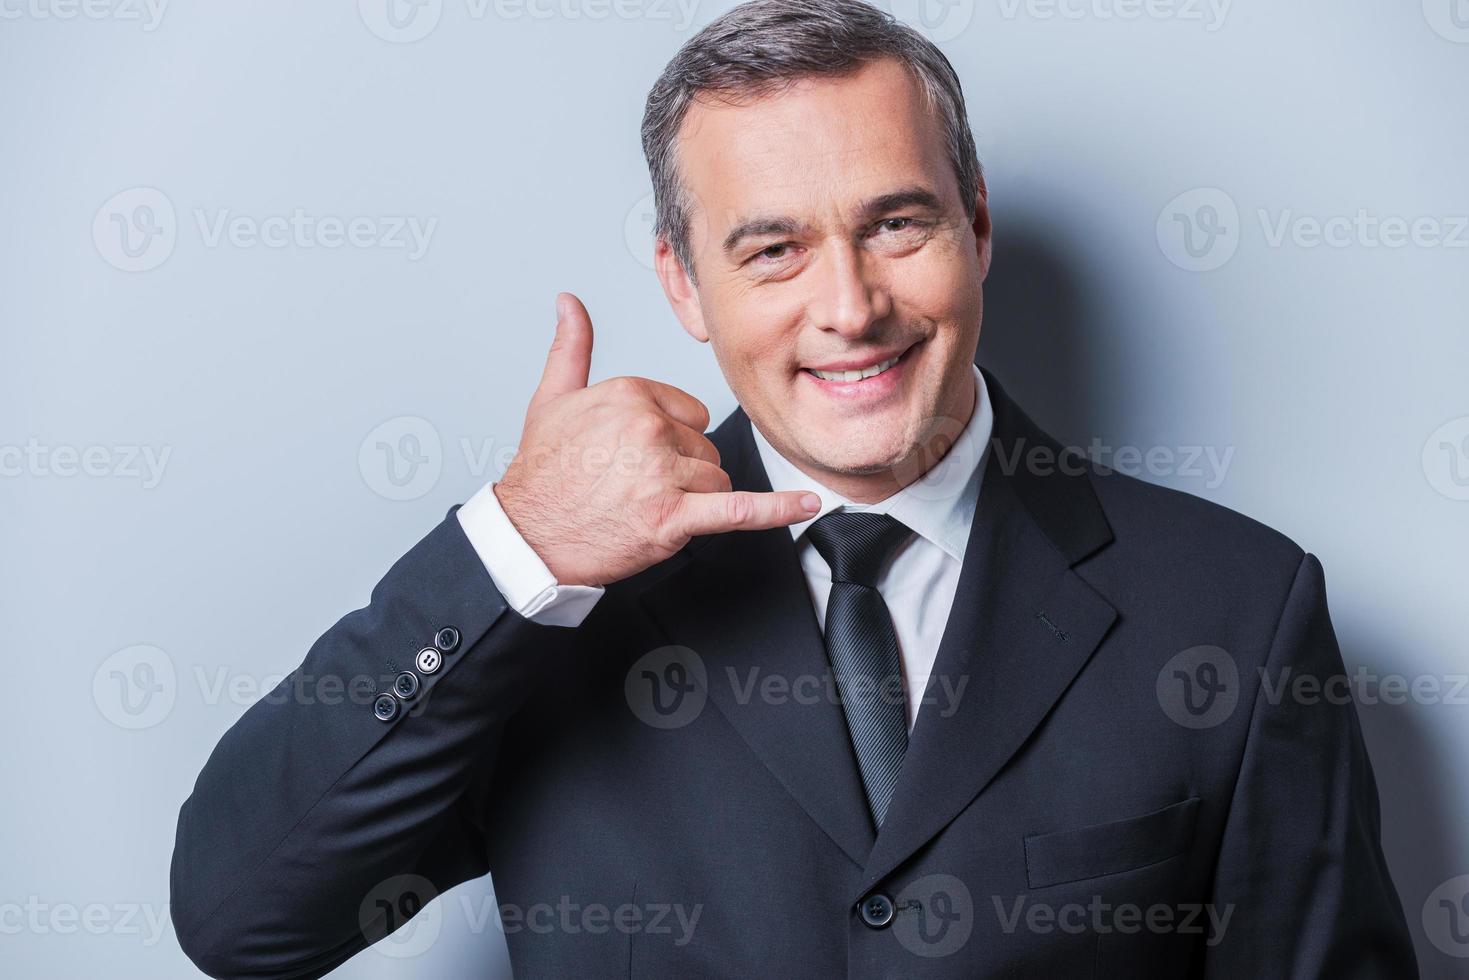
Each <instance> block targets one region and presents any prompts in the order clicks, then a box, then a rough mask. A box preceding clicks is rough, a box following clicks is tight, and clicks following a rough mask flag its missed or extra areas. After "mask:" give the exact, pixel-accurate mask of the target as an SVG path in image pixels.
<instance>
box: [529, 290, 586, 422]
mask: <svg viewBox="0 0 1469 980" xmlns="http://www.w3.org/2000/svg"><path fill="white" fill-rule="evenodd" d="M591 370H592V318H591V317H590V316H588V315H587V308H586V307H585V306H583V305H582V302H581V300H579V299H577V298H576V297H575V296H574V295H572V294H571V293H557V294H556V339H555V340H553V341H551V352H550V353H549V354H547V355H546V369H545V370H544V371H542V372H541V384H540V387H538V388H537V389H536V393H535V396H534V397H533V398H532V399H531V404H532V405H535V404H536V403H538V402H544V401H548V400H550V399H552V398H555V397H556V396H557V395H564V394H566V393H567V392H569V391H576V390H577V389H578V388H585V387H586V386H587V376H588V375H589V374H590V373H591Z"/></svg>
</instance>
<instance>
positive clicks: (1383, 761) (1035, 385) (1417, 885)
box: [977, 222, 1469, 980]
mask: <svg viewBox="0 0 1469 980" xmlns="http://www.w3.org/2000/svg"><path fill="white" fill-rule="evenodd" d="M1017 225H1018V222H1012V223H1007V224H1006V226H1005V230H1004V237H1003V238H1002V239H999V240H997V242H996V246H995V257H994V264H993V266H992V267H991V270H990V276H989V279H988V280H987V281H986V283H985V296H984V301H985V310H984V328H983V331H982V332H981V335H980V344H979V354H978V357H977V360H978V361H979V362H980V363H982V364H983V365H984V366H985V367H986V368H989V369H990V370H991V371H993V372H994V374H995V375H996V377H998V378H999V379H1000V382H1001V383H1002V384H1003V385H1004V386H1005V389H1006V391H1008V392H1009V393H1010V394H1011V395H1013V396H1014V397H1015V399H1016V401H1018V402H1019V403H1020V404H1021V405H1022V406H1023V407H1024V408H1025V411H1026V413H1027V414H1029V415H1030V416H1031V418H1032V419H1034V420H1035V422H1036V423H1037V424H1038V425H1040V427H1041V428H1042V429H1045V430H1046V431H1048V432H1050V433H1051V435H1053V436H1055V437H1056V438H1057V439H1058V440H1060V441H1061V443H1062V444H1063V445H1077V446H1085V445H1086V444H1087V443H1088V441H1089V440H1090V439H1091V437H1092V436H1093V435H1105V434H1107V432H1108V430H1111V431H1112V433H1114V434H1115V433H1116V432H1117V431H1126V430H1129V429H1130V430H1145V429H1146V428H1147V427H1148V426H1147V424H1146V420H1139V421H1141V422H1142V423H1143V424H1140V425H1130V424H1129V422H1130V421H1131V420H1129V419H1128V418H1127V415H1128V413H1129V411H1133V410H1135V409H1134V403H1133V401H1132V399H1130V398H1129V397H1128V396H1127V395H1128V393H1127V391H1126V389H1125V388H1119V387H1118V386H1119V385H1122V386H1126V385H1131V384H1135V383H1138V382H1140V380H1141V379H1137V378H1130V377H1128V369H1127V365H1129V364H1131V365H1134V367H1133V368H1132V370H1136V369H1137V368H1136V367H1135V365H1141V364H1145V363H1147V362H1148V361H1147V358H1144V357H1131V358H1129V357H1128V354H1127V352H1126V351H1121V350H1117V349H1116V343H1117V340H1118V338H1119V336H1125V335H1124V334H1122V333H1121V332H1119V331H1113V330H1111V329H1110V325H1111V317H1112V311H1110V310H1108V309H1107V308H1106V305H1105V303H1104V302H1103V301H1101V300H1100V299H1099V298H1098V296H1097V295H1096V294H1095V293H1094V291H1093V290H1091V289H1089V288H1088V285H1087V281H1086V277H1085V275H1084V273H1083V272H1082V271H1081V270H1082V268H1083V266H1082V261H1081V258H1080V257H1079V256H1078V257H1075V258H1072V257H1069V256H1067V254H1066V251H1065V247H1064V242H1063V241H1059V240H1052V239H1047V238H1046V237H1044V236H1043V235H1041V234H1039V233H1036V232H1027V231H1026V230H1025V229H1024V228H1023V227H1017ZM1329 571H1330V570H1329V569H1328V573H1329ZM1328 589H1329V583H1328ZM1397 614H1398V613H1397V611H1395V610H1391V609H1381V610H1378V611H1377V614H1376V615H1375V616H1374V617H1373V618H1372V619H1370V620H1363V619H1361V618H1360V617H1353V618H1352V619H1351V620H1350V621H1348V622H1345V623H1344V622H1342V618H1341V617H1338V619H1337V622H1336V623H1335V626H1336V629H1337V635H1338V642H1339V644H1340V646H1341V649H1342V657H1343V660H1344V661H1345V663H1346V664H1347V671H1348V674H1349V675H1350V674H1351V673H1352V672H1353V671H1354V670H1355V669H1356V665H1359V664H1367V665H1376V664H1406V663H1411V662H1412V659H1413V658H1412V657H1411V656H1407V655H1399V656H1392V655H1391V650H1390V643H1391V640H1390V639H1389V640H1383V641H1381V642H1379V641H1375V640H1373V639H1372V638H1371V637H1370V636H1368V635H1367V634H1368V632H1369V631H1370V629H1371V627H1370V623H1371V622H1376V623H1387V622H1390V621H1391V620H1392V618H1393V616H1394V615H1397ZM1344 627H1345V628H1344ZM1372 669H1374V670H1378V672H1379V673H1380V672H1381V670H1379V669H1378V668H1372ZM1435 708H1437V709H1438V710H1454V709H1453V708H1452V707H1449V706H1442V705H1415V704H1411V703H1409V704H1401V705H1386V704H1378V705H1375V706H1369V705H1359V706H1358V709H1357V710H1358V715H1359V716H1360V717H1361V718H1362V728H1363V738H1364V739H1365V740H1366V742H1367V748H1368V753H1369V755H1370V757H1371V759H1372V763H1373V769H1374V772H1375V774H1376V777H1377V788H1378V795H1379V797H1380V799H1381V800H1382V801H1384V806H1383V811H1384V812H1383V828H1382V842H1383V848H1384V850H1385V852H1386V854H1387V858H1388V863H1389V867H1390V869H1391V870H1392V873H1393V878H1394V884H1395V885H1396V887H1397V890H1398V895H1399V897H1400V898H1401V900H1402V903H1403V914H1404V916H1405V917H1406V919H1407V922H1408V929H1409V931H1410V932H1411V934H1412V936H1413V942H1414V945H1415V947H1416V948H1417V952H1418V961H1419V968H1420V970H1421V971H1422V976H1423V980H1450V978H1456V977H1464V976H1469V961H1466V960H1464V959H1456V958H1454V957H1450V956H1448V955H1446V954H1445V953H1444V952H1441V951H1440V950H1439V949H1438V948H1436V947H1435V945H1434V944H1433V942H1432V941H1431V940H1430V939H1429V937H1428V936H1427V934H1426V933H1425V931H1424V923H1425V912H1424V905H1425V902H1426V901H1428V900H1429V898H1430V896H1431V894H1432V893H1433V891H1434V889H1436V888H1438V887H1439V886H1440V885H1442V884H1443V883H1444V882H1445V881H1447V880H1448V879H1450V878H1454V877H1455V876H1457V875H1459V874H1462V873H1469V867H1466V866H1465V865H1464V861H1465V858H1464V857H1463V856H1461V855H1459V854H1458V853H1456V851H1455V847H1454V844H1453V841H1454V840H1455V832H1456V824H1455V821H1454V817H1453V814H1454V813H1455V811H1456V807H1457V802H1456V801H1455V800H1454V799H1452V798H1451V796H1450V793H1451V787H1452V786H1453V780H1452V778H1451V773H1452V771H1453V765H1454V760H1452V759H1449V758H1447V757H1445V755H1444V753H1443V751H1442V748H1441V747H1440V746H1439V745H1438V744H1437V743H1436V741H1435V739H1434V737H1433V732H1432V730H1431V726H1430V725H1429V724H1428V719H1426V718H1425V717H1424V716H1423V715H1422V714H1421V713H1422V712H1424V711H1432V710H1435ZM1466 902H1469V899H1466ZM1438 904H1440V903H1437V902H1435V907H1434V908H1433V909H1431V910H1429V915H1430V916H1432V915H1437V916H1438V917H1439V919H1443V918H1444V917H1446V916H1448V915H1450V914H1451V913H1450V911H1449V910H1447V909H1442V908H1438V907H1437V905H1438ZM1462 911H1463V913H1464V914H1463V915H1459V916H1458V918H1457V919H1456V920H1455V921H1454V922H1453V923H1452V924H1449V923H1447V922H1446V921H1445V922H1440V921H1438V920H1437V919H1435V920H1433V921H1434V923H1435V924H1436V925H1437V926H1440V927H1441V928H1440V929H1439V931H1440V932H1443V933H1444V935H1445V936H1452V935H1456V934H1458V933H1459V932H1462V931H1464V930H1469V906H1466V907H1465V909H1463V910H1462ZM1459 920H1463V921H1462V922H1461V921H1459ZM1450 929H1453V930H1454V931H1453V932H1450V931H1449V930H1450Z"/></svg>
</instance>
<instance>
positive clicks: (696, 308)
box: [653, 236, 709, 344]
mask: <svg viewBox="0 0 1469 980" xmlns="http://www.w3.org/2000/svg"><path fill="white" fill-rule="evenodd" d="M653 269H654V271H656V272H657V273H658V281H659V282H661V283H662V284H663V295H664V296H667V297H668V305H669V306H671V307H673V312H674V315H675V316H677V317H678V322H679V323H681V324H683V328H684V330H686V331H688V335H689V336H690V337H693V338H694V339H695V340H697V341H698V342H699V343H701V344H707V343H708V342H709V331H707V330H705V329H704V308H703V307H702V306H701V305H699V290H698V289H697V288H695V286H694V282H693V280H692V279H691V278H689V274H688V273H687V272H685V271H684V267H683V263H682V262H680V261H679V260H678V256H677V255H675V254H674V253H673V246H672V245H669V244H668V240H667V239H666V238H663V237H662V236H659V238H658V240H657V241H656V242H655V243H654V244H653Z"/></svg>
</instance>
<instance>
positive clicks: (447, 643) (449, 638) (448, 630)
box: [434, 626, 459, 653]
mask: <svg viewBox="0 0 1469 980" xmlns="http://www.w3.org/2000/svg"><path fill="white" fill-rule="evenodd" d="M434 646H436V647H438V648H439V649H440V650H442V651H443V652H444V653H453V652H454V651H455V650H457V649H459V631H458V630H457V629H455V628H454V627H452V626H445V627H444V628H443V629H441V630H439V631H438V632H437V633H435V634H434Z"/></svg>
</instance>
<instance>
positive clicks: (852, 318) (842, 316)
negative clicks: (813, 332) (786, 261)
mask: <svg viewBox="0 0 1469 980" xmlns="http://www.w3.org/2000/svg"><path fill="white" fill-rule="evenodd" d="M863 260H864V255H863V253H862V250H861V249H859V248H857V247H855V246H851V245H849V246H846V247H840V248H831V249H827V250H825V254H823V255H822V256H821V257H820V259H819V260H818V262H817V268H816V269H814V270H812V271H813V272H815V273H816V276H815V295H814V296H813V297H812V299H811V303H810V306H809V308H808V312H809V315H810V318H811V321H812V323H813V324H814V325H815V326H816V327H817V328H818V329H821V330H830V331H832V332H834V333H839V334H841V335H842V336H843V337H846V338H849V339H855V338H858V337H861V336H862V335H863V334H865V333H866V332H867V331H868V330H870V329H872V325H873V324H874V323H877V322H878V321H880V320H882V319H883V318H884V317H886V316H887V315H888V314H889V313H890V312H891V311H892V302H891V300H890V298H889V297H888V293H887V289H886V287H885V286H884V285H883V284H882V283H881V282H880V281H879V280H878V279H877V277H876V276H875V275H874V273H873V270H872V269H870V268H868V267H867V266H866V264H865V263H864V261H863Z"/></svg>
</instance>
